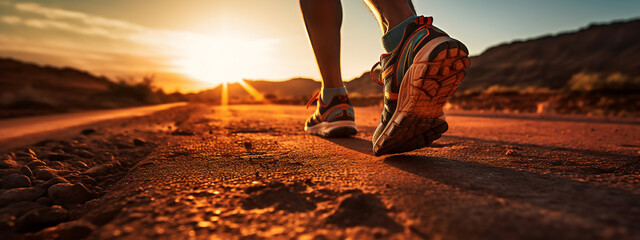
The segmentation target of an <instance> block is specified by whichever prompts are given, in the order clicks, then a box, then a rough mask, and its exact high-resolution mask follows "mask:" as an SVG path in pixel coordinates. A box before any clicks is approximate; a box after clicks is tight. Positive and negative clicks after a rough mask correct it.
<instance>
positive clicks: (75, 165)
mask: <svg viewBox="0 0 640 240" xmlns="http://www.w3.org/2000/svg"><path fill="white" fill-rule="evenodd" d="M71 166H74V167H77V168H88V167H89V166H87V164H86V163H84V162H83V161H75V162H72V163H71Z"/></svg>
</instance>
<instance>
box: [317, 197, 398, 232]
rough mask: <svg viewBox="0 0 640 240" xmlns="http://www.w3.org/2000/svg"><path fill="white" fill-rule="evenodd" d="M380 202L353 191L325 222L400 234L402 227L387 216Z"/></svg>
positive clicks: (385, 209)
mask: <svg viewBox="0 0 640 240" xmlns="http://www.w3.org/2000/svg"><path fill="white" fill-rule="evenodd" d="M387 211H388V210H387V208H386V207H385V206H384V204H383V203H382V201H380V199H379V198H378V197H377V196H376V195H374V194H370V193H363V192H362V191H360V190H355V191H353V192H352V193H350V194H348V195H346V196H345V197H343V199H342V201H341V202H340V204H339V205H338V207H337V208H336V210H335V211H334V212H333V213H332V214H331V215H329V216H328V217H327V218H326V219H325V221H326V223H329V224H335V225H338V226H340V227H354V226H367V227H372V228H373V227H382V228H386V229H388V230H390V231H392V232H400V231H402V230H403V227H402V226H401V225H400V224H398V223H397V222H396V221H394V220H393V219H391V217H389V215H387Z"/></svg>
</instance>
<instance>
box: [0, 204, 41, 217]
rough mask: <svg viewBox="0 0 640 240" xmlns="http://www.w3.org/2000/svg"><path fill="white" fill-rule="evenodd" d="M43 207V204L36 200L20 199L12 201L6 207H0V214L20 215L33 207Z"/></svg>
mask: <svg viewBox="0 0 640 240" xmlns="http://www.w3.org/2000/svg"><path fill="white" fill-rule="evenodd" d="M41 207H42V205H40V204H38V203H35V202H31V201H19V202H15V203H11V204H9V205H7V206H6V207H4V208H2V209H0V216H2V215H9V216H14V217H20V216H22V215H24V214H25V213H28V212H29V211H31V210H33V209H36V208H41ZM14 220H15V219H14Z"/></svg>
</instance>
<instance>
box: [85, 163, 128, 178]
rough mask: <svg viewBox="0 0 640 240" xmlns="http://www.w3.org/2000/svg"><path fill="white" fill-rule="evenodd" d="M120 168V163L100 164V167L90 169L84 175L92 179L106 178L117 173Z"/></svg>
mask: <svg viewBox="0 0 640 240" xmlns="http://www.w3.org/2000/svg"><path fill="white" fill-rule="evenodd" d="M118 167H120V162H118V161H113V162H109V163H105V164H100V165H98V166H95V167H92V168H89V169H88V170H87V171H84V174H86V175H89V176H91V177H98V176H104V175H107V174H110V173H113V172H116V171H117V169H118Z"/></svg>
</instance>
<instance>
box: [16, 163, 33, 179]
mask: <svg viewBox="0 0 640 240" xmlns="http://www.w3.org/2000/svg"><path fill="white" fill-rule="evenodd" d="M20 172H22V174H24V175H25V176H27V177H29V178H35V176H33V172H32V171H31V168H29V167H27V166H26V165H25V166H22V168H20Z"/></svg>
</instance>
